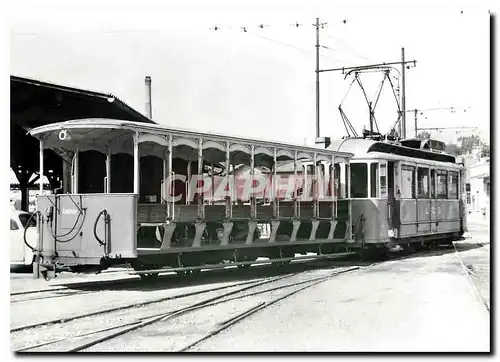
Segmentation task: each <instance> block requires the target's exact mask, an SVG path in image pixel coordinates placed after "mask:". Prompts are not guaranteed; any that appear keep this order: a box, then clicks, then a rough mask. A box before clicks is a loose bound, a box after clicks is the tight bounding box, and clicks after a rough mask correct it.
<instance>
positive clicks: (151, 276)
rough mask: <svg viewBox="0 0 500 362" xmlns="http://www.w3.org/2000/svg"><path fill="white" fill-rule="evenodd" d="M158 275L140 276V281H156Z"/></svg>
mask: <svg viewBox="0 0 500 362" xmlns="http://www.w3.org/2000/svg"><path fill="white" fill-rule="evenodd" d="M158 274H159V273H147V274H141V275H140V276H141V279H142V280H153V279H156V277H158Z"/></svg>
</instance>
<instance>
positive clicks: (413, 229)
mask: <svg viewBox="0 0 500 362" xmlns="http://www.w3.org/2000/svg"><path fill="white" fill-rule="evenodd" d="M329 148H330V149H333V150H336V151H343V152H350V153H353V154H354V155H355V156H354V157H353V158H352V159H351V163H350V168H351V189H350V190H349V192H348V193H349V195H350V197H351V205H352V206H351V207H352V217H353V218H361V219H362V220H363V227H362V228H359V234H358V235H355V236H354V238H355V239H360V238H362V239H363V240H364V243H365V244H366V245H367V246H369V247H380V246H386V247H387V246H389V247H390V246H392V245H404V246H408V245H413V246H416V247H420V246H421V245H425V244H430V245H435V243H436V242H439V243H450V242H452V241H453V240H457V239H459V238H461V237H462V235H463V234H464V232H466V231H467V229H466V212H465V207H464V205H465V204H464V199H463V198H464V187H465V182H464V181H465V168H464V166H463V165H462V164H459V163H457V162H456V159H455V157H454V156H451V155H449V154H446V153H445V152H444V150H445V144H444V143H442V142H440V141H436V140H420V139H407V140H402V141H398V142H395V141H388V140H380V139H379V140H377V139H370V138H346V139H343V140H337V141H332V144H331V146H330V147H329Z"/></svg>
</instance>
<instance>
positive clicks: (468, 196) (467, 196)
mask: <svg viewBox="0 0 500 362" xmlns="http://www.w3.org/2000/svg"><path fill="white" fill-rule="evenodd" d="M465 195H466V199H465V201H466V203H467V205H470V184H465Z"/></svg>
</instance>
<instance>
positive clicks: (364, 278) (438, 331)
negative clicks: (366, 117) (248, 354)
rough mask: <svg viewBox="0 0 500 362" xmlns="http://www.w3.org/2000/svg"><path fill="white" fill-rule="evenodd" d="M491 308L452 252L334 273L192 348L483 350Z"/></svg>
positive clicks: (201, 349) (214, 349) (485, 349)
mask: <svg viewBox="0 0 500 362" xmlns="http://www.w3.org/2000/svg"><path fill="white" fill-rule="evenodd" d="M489 340H490V327H489V313H488V312H487V311H486V309H485V308H484V306H483V305H482V303H481V302H480V301H479V300H478V299H477V297H476V295H475V294H474V292H473V290H472V288H471V285H470V283H469V281H468V279H467V277H466V275H465V274H464V271H463V268H462V267H461V265H460V263H459V261H458V260H457V259H456V257H455V255H454V253H453V252H450V250H448V251H443V253H442V255H435V256H426V257H415V258H408V259H405V260H401V261H392V262H387V263H384V264H380V265H377V266H375V267H373V268H372V269H371V270H365V271H359V272H354V273H350V274H346V275H341V276H338V277H336V278H333V279H331V280H329V281H327V282H325V283H322V284H319V285H318V286H316V287H313V288H311V289H309V290H308V291H307V292H306V293H299V294H297V295H296V296H293V297H291V298H290V299H287V300H286V301H284V302H282V303H279V304H277V305H274V306H271V307H270V308H268V309H265V310H263V311H261V312H260V313H258V314H255V315H253V316H251V317H249V318H248V319H245V320H243V321H241V322H240V323H238V324H236V325H235V326H233V327H231V328H230V329H228V330H226V331H224V332H222V333H220V334H219V335H216V336H214V337H213V338H211V339H209V340H206V341H204V342H202V343H200V344H199V345H197V346H195V347H194V348H192V349H191V351H349V352H361V351H384V352H387V351H405V352H416V351H432V352H436V351H445V352H449V351H489V350H490V345H489Z"/></svg>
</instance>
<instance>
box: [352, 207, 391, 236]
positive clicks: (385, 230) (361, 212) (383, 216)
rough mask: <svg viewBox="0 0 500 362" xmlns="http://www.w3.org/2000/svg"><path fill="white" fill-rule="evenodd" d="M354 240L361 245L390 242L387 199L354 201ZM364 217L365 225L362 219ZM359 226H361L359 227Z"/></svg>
mask: <svg viewBox="0 0 500 362" xmlns="http://www.w3.org/2000/svg"><path fill="white" fill-rule="evenodd" d="M351 204H352V223H353V238H354V239H355V241H356V242H357V243H358V244H359V243H361V241H362V240H361V239H362V238H364V243H366V244H383V243H387V242H388V241H389V219H390V217H389V211H388V202H387V199H383V198H379V199H352V200H351ZM361 216H363V223H362V224H360V223H359V221H360V218H361ZM358 225H359V226H358Z"/></svg>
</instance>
